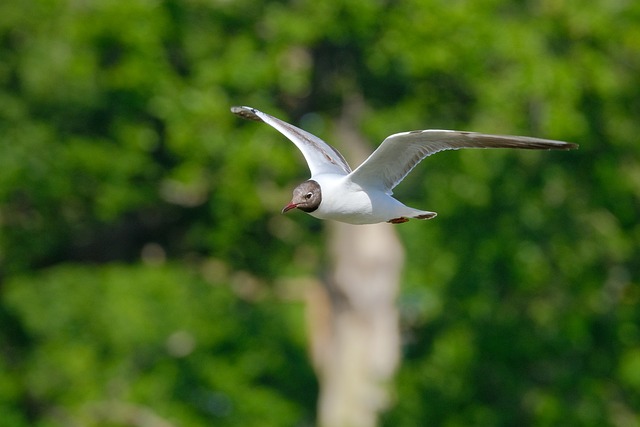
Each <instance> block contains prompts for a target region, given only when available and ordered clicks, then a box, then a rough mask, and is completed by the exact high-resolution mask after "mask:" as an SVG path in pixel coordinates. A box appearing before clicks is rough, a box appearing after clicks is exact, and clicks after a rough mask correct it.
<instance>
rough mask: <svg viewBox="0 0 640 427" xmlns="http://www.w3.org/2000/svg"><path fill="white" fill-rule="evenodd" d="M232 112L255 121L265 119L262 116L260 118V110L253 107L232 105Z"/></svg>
mask: <svg viewBox="0 0 640 427" xmlns="http://www.w3.org/2000/svg"><path fill="white" fill-rule="evenodd" d="M231 112H232V113H233V114H235V115H236V116H238V117H242V118H243V119H247V120H253V121H255V122H261V121H263V120H262V118H260V116H259V115H258V113H259V111H258V110H256V109H255V108H252V107H246V106H237V105H234V106H232V107H231Z"/></svg>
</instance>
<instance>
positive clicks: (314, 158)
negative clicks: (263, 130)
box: [231, 107, 351, 177]
mask: <svg viewBox="0 0 640 427" xmlns="http://www.w3.org/2000/svg"><path fill="white" fill-rule="evenodd" d="M231 112H232V113H234V114H236V115H238V116H240V117H242V118H245V119H249V120H255V121H259V122H265V123H266V124H268V125H270V126H272V127H274V128H275V129H276V130H278V131H279V132H280V133H282V134H283V135H284V136H286V137H287V138H288V139H289V140H290V141H291V142H293V143H294V144H295V145H296V147H298V149H299V150H300V151H301V152H302V155H303V156H304V158H305V160H306V161H307V165H308V166H309V169H310V170H311V176H312V177H313V176H316V175H320V174H323V173H330V174H338V175H347V174H349V173H350V172H351V168H350V167H349V164H348V163H347V161H346V160H345V159H344V157H342V154H340V152H338V150H336V149H335V148H333V147H332V146H330V145H329V144H327V143H326V142H324V141H323V140H321V139H320V138H318V137H317V136H315V135H312V134H310V133H309V132H306V131H304V130H302V129H300V128H297V127H295V126H293V125H291V124H289V123H287V122H283V121H282V120H280V119H277V118H275V117H273V116H270V115H269V114H266V113H263V112H262V111H259V110H256V109H255V108H251V107H231Z"/></svg>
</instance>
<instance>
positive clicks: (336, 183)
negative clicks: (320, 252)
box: [231, 107, 577, 224]
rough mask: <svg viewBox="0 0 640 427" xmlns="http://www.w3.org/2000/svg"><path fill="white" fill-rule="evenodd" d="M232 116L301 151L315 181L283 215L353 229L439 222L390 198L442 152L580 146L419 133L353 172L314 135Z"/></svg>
mask: <svg viewBox="0 0 640 427" xmlns="http://www.w3.org/2000/svg"><path fill="white" fill-rule="evenodd" d="M231 111H232V112H233V113H235V114H237V115H239V116H241V117H243V118H246V119H250V120H256V121H262V122H265V123H267V124H268V125H270V126H272V127H274V128H275V129H277V130H278V131H279V132H281V133H282V134H283V135H284V136H286V137H287V138H288V139H289V140H290V141H291V142H293V143H294V144H295V145H296V147H298V149H299V150H300V151H301V152H302V155H303V156H304V158H305V160H306V161H307V165H308V166H309V169H310V170H311V179H310V180H308V181H305V182H303V183H302V184H300V185H298V186H297V187H296V188H295V189H294V197H293V200H292V201H291V203H289V204H288V205H287V206H285V208H284V209H283V212H287V211H289V210H291V209H294V208H298V209H301V210H303V211H305V212H307V213H309V214H310V215H312V216H314V217H316V218H320V219H331V220H335V221H341V222H346V223H349V224H375V223H378V222H390V223H394V224H397V223H402V222H406V221H408V220H409V218H416V219H430V218H433V217H434V216H436V213H435V212H429V211H422V210H418V209H414V208H410V207H408V206H405V205H403V204H402V203H400V202H399V201H398V200H396V199H394V198H393V197H392V196H391V195H392V194H393V192H392V190H393V188H394V187H395V186H396V185H398V184H399V183H400V182H401V181H402V180H403V179H404V177H405V176H407V174H408V173H409V172H411V170H412V169H413V168H414V167H415V166H416V165H417V164H418V163H420V161H422V159H424V158H425V157H427V156H430V155H431V154H434V153H437V152H438V151H442V150H457V149H459V148H521V149H529V150H569V149H572V148H576V147H577V145H576V144H570V143H566V142H562V141H553V140H548V139H540V138H531V137H526V136H505V135H487V134H481V133H475V132H461V131H452V130H417V131H410V132H401V133H396V134H394V135H391V136H389V137H387V138H386V139H385V140H384V141H383V142H382V144H380V146H379V147H378V149H376V150H375V151H374V152H373V154H371V155H370V156H369V158H368V159H367V160H365V161H364V162H363V163H362V164H361V165H360V166H359V167H357V168H356V169H355V170H353V171H352V170H351V167H350V166H349V164H348V163H347V162H346V160H345V159H344V157H342V155H341V154H340V153H339V152H338V151H337V150H336V149H335V148H333V147H331V146H330V145H329V144H327V143H326V142H324V141H323V140H321V139H320V138H318V137H317V136H315V135H312V134H310V133H309V132H306V131H304V130H302V129H300V128H297V127H295V126H293V125H291V124H289V123H287V122H284V121H282V120H280V119H278V118H275V117H273V116H270V115H269V114H266V113H263V112H262V111H259V110H256V109H255V108H251V107H232V108H231Z"/></svg>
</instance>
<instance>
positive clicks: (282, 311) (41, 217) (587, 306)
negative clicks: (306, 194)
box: [0, 0, 640, 427]
mask: <svg viewBox="0 0 640 427" xmlns="http://www.w3.org/2000/svg"><path fill="white" fill-rule="evenodd" d="M639 40H640V6H639V5H638V3H637V2H630V1H629V2H625V1H618V2H611V1H605V0H597V1H592V2H584V1H578V0H569V1H552V0H536V1H534V0H530V1H516V0H484V1H475V2H467V1H458V0H454V1H446V2H445V1H438V0H433V1H429V2H424V1H415V0H407V1H402V2H368V1H363V0H349V1H336V0H331V1H309V0H300V1H294V2H275V1H265V2H254V1H248V0H239V1H217V2H216V1H208V2H203V1H191V2H178V1H175V0H164V1H147V0H134V1H128V2H119V1H103V2H71V1H67V0H47V1H38V2H35V3H33V4H32V3H27V2H17V1H5V2H2V3H0V104H1V105H2V108H1V109H0V138H1V139H0V320H1V324H2V329H1V331H0V413H1V414H2V417H0V425H7V426H27V425H38V426H52V425H73V424H76V425H134V424H135V422H134V421H132V419H133V418H135V417H143V418H144V417H148V418H149V419H150V420H168V421H169V422H171V423H173V424H175V425H183V426H190V425H194V426H195V425H211V424H214V425H229V426H232V425H233V426H236V425H274V426H276V425H308V424H311V423H312V420H313V418H314V415H313V413H314V409H313V408H314V405H315V395H316V384H315V380H314V379H313V376H312V374H311V370H310V368H309V366H308V362H307V360H306V352H305V350H304V347H305V340H304V333H305V332H304V325H303V315H302V313H301V311H302V302H301V301H300V298H298V299H295V300H293V301H292V300H290V299H288V297H286V298H285V297H284V296H283V294H287V295H288V293H287V292H284V293H283V292H282V287H281V284H282V283H283V280H282V279H285V278H288V277H296V276H301V275H310V274H316V273H317V272H318V271H320V270H321V269H322V265H321V263H320V261H319V260H321V259H322V253H323V250H324V249H323V245H322V233H321V232H320V231H321V230H322V228H321V227H322V225H321V223H319V222H318V221H316V220H314V219H313V218H309V217H307V216H302V215H295V214H294V215H290V216H281V215H280V214H279V210H280V208H281V207H282V205H283V203H285V202H286V201H287V199H288V197H289V189H290V187H291V184H292V183H294V182H297V181H298V180H299V179H302V178H304V177H305V176H306V170H305V168H304V163H303V162H302V159H301V156H300V155H299V153H297V152H296V150H294V149H293V148H292V147H291V145H290V144H289V143H287V142H286V141H284V138H283V137H282V136H281V135H279V134H277V133H276V132H275V131H273V130H272V129H270V128H269V127H267V126H259V125H256V124H255V123H244V122H241V121H239V120H238V119H237V118H236V117H234V116H233V115H231V114H230V113H229V106H230V105H234V104H245V105H252V106H256V107H258V108H260V109H262V110H264V111H267V112H270V113H272V114H274V115H277V116H280V117H282V118H283V119H289V120H291V121H293V122H295V123H305V126H306V124H309V130H311V131H312V132H314V133H318V134H319V135H321V136H322V137H324V138H326V139H327V140H329V141H330V142H332V143H334V144H335V145H336V146H338V148H339V146H340V144H339V141H332V140H331V138H330V137H331V134H332V129H333V128H332V125H331V124H332V123H334V120H335V119H336V118H337V116H338V115H339V114H340V112H341V109H342V108H343V106H344V104H345V102H348V100H349V99H353V98H354V97H362V99H363V100H364V102H365V105H366V108H365V110H364V113H363V117H362V122H361V129H362V131H363V132H364V133H365V134H366V135H367V137H369V138H370V140H371V141H372V143H371V148H372V149H373V148H374V147H375V146H376V145H377V144H378V142H379V141H381V140H382V139H383V138H384V137H385V136H387V135H388V134H391V133H394V132H398V131H404V130H409V129H421V128H459V129H468V130H476V131H483V132H495V133H507V134H529V135H535V136H540V137H548V138H554V139H562V140H567V141H572V142H577V143H579V144H581V147H580V150H579V151H577V152H568V153H531V152H526V153H519V152H517V153H515V152H501V151H491V152H489V151H482V152H478V151H468V152H455V153H452V152H450V153H442V154H438V155H437V157H434V158H430V159H428V160H427V161H425V164H424V165H421V166H420V167H418V168H417V169H416V170H415V171H414V172H413V173H412V174H411V175H410V176H409V177H408V178H407V180H405V182H403V184H402V185H401V186H400V187H398V189H397V191H396V194H397V195H398V196H399V198H401V199H402V200H403V201H405V202H407V203H408V204H410V205H412V206H416V207H422V208H424V209H431V210H435V211H438V213H439V216H438V217H437V219H435V220H433V221H429V222H427V223H424V222H414V223H411V222H410V223H408V224H404V225H402V226H399V227H398V230H399V232H400V233H401V236H402V239H403V241H404V243H405V244H406V247H407V254H408V256H407V270H406V275H405V280H404V284H403V289H402V295H401V296H400V299H399V304H400V307H401V310H402V321H403V328H404V331H405V337H406V345H405V358H404V363H403V365H402V368H401V371H400V373H399V376H398V379H397V383H396V386H395V393H396V396H397V399H396V406H395V407H394V408H392V409H391V410H390V411H389V413H388V414H386V415H385V418H384V420H383V424H384V425H390V426H391V425H393V426H414V425H418V424H423V423H425V422H426V420H428V421H429V422H430V423H431V424H433V425H447V426H457V425H496V426H497V425H539V426H545V425H586V426H602V425H614V426H625V427H626V426H638V425H639V424H640V412H638V409H637V408H640V362H639V360H640V314H639V313H640V311H639V310H638V309H637V308H638V304H639V303H640V290H639V289H640V288H639V286H640V284H639V283H638V280H639V277H640V276H639V274H638V267H637V266H638V265H640V243H639V242H640V228H639V226H638V221H637V218H638V216H639V214H640V160H639V159H640V151H639V149H638V144H637V137H636V135H638V134H640V124H639V122H638V116H639V115H640V55H639V54H638V53H639V52H640V42H639ZM132 417H133V418H132Z"/></svg>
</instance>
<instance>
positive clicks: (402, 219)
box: [387, 216, 409, 224]
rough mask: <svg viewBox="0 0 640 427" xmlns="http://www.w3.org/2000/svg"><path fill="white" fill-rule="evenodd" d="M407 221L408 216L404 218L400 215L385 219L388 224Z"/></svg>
mask: <svg viewBox="0 0 640 427" xmlns="http://www.w3.org/2000/svg"><path fill="white" fill-rule="evenodd" d="M407 221H409V218H405V217H403V216H401V217H400V218H393V219H390V220H389V221H387V222H388V223H389V224H402V223H403V222H407Z"/></svg>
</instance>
